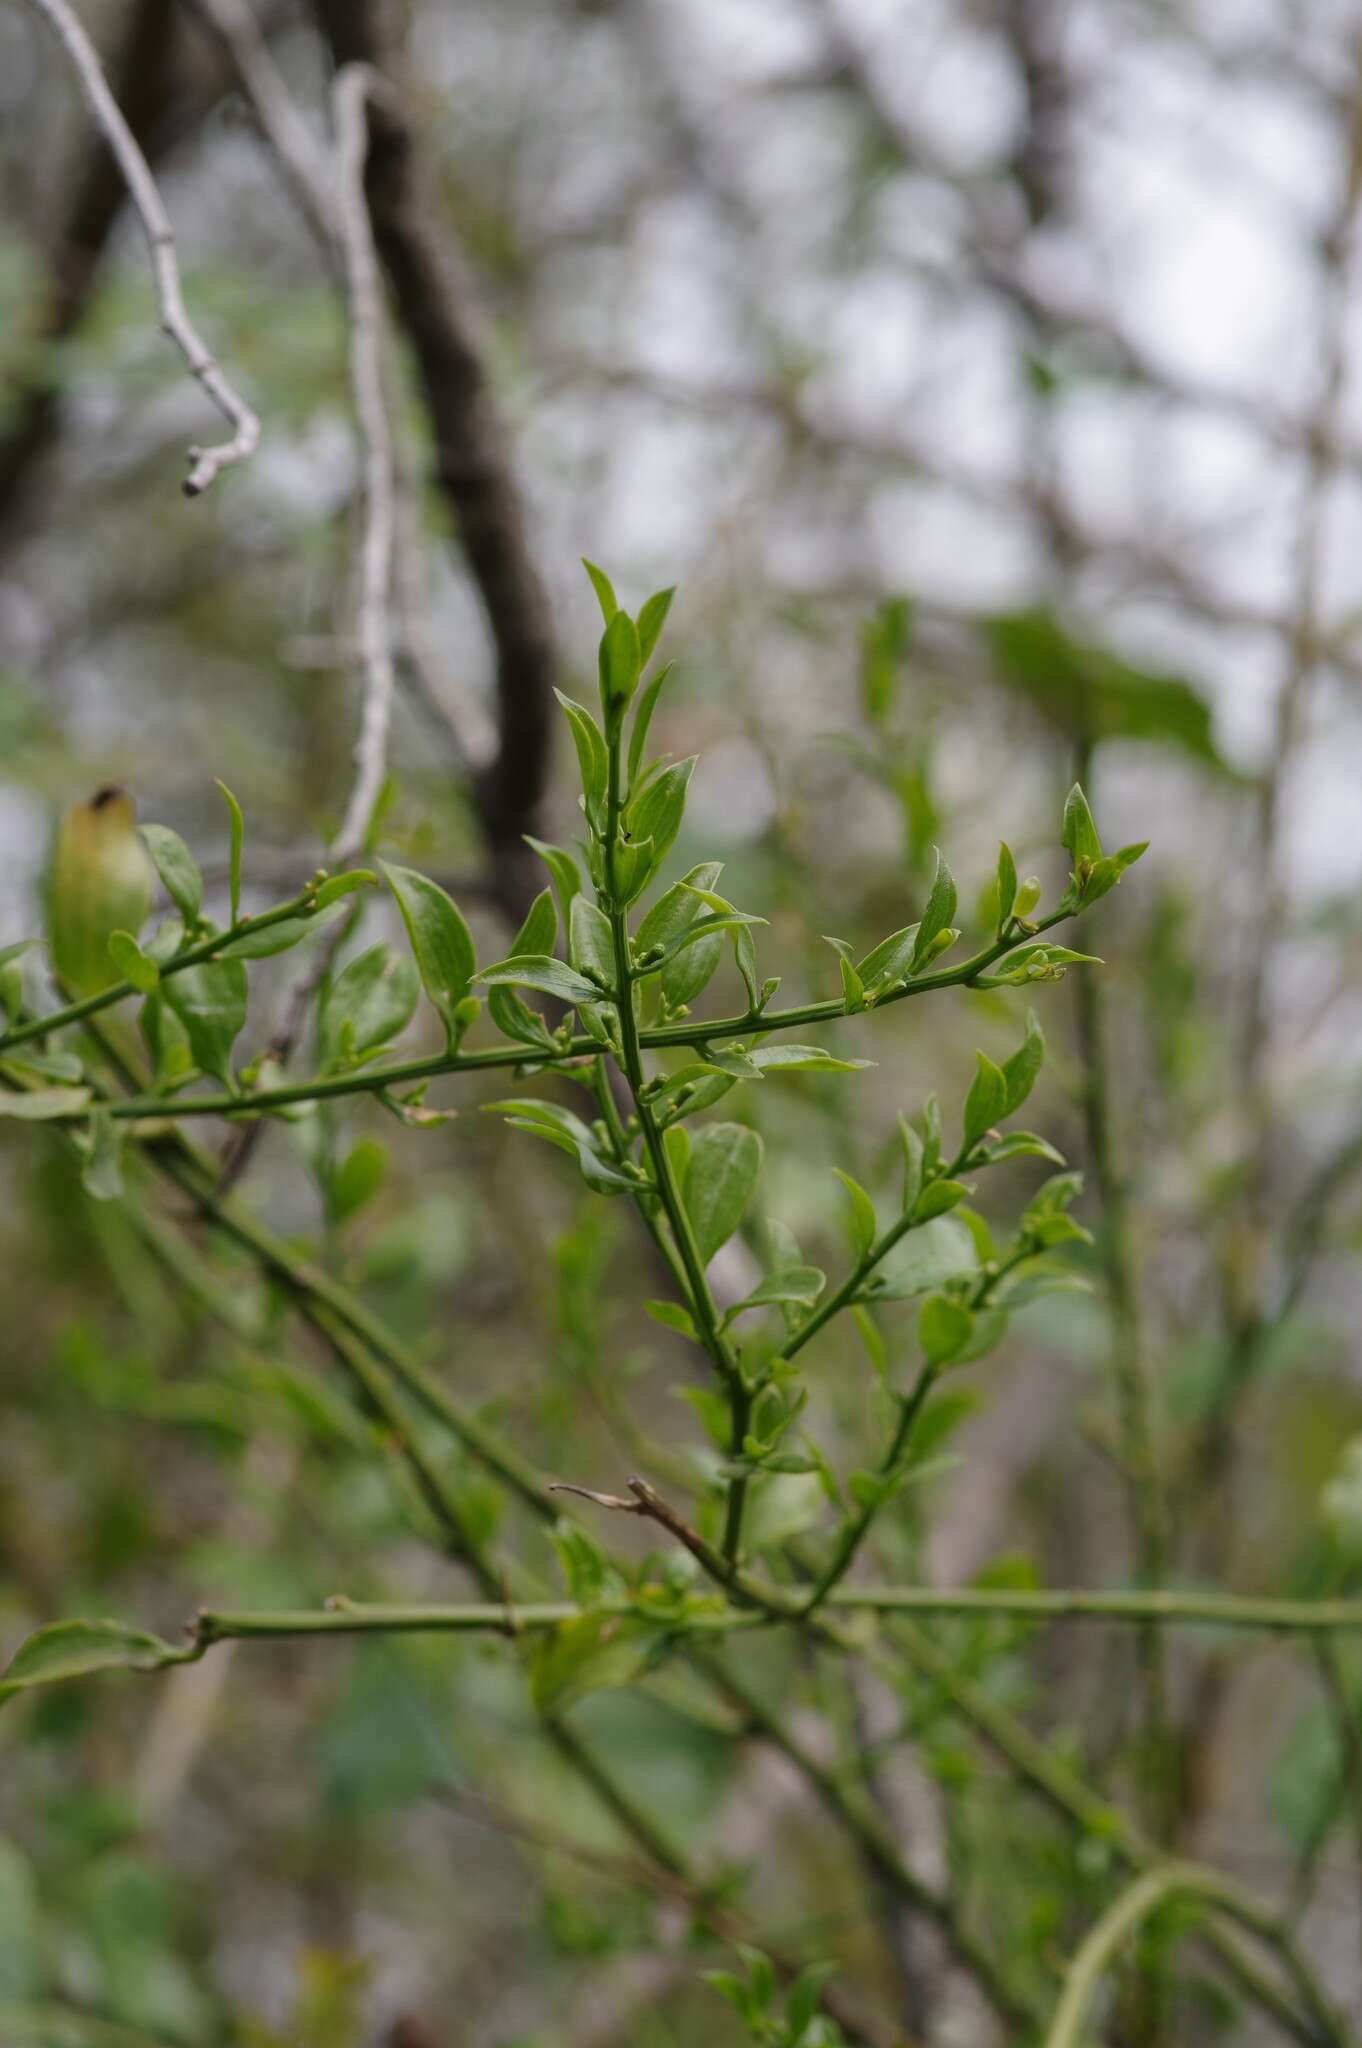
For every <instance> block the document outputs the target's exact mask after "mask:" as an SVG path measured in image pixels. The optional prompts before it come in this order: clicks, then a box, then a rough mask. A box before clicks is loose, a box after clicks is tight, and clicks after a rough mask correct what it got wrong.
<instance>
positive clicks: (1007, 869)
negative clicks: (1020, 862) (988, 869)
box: [998, 839, 1017, 935]
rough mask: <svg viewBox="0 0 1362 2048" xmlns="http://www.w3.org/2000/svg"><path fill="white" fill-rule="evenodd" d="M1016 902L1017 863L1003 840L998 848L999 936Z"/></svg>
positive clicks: (1005, 926)
mask: <svg viewBox="0 0 1362 2048" xmlns="http://www.w3.org/2000/svg"><path fill="white" fill-rule="evenodd" d="M1016 900H1017V863H1016V861H1015V860H1013V858H1012V848H1011V847H1010V846H1009V845H1008V843H1007V841H1006V840H1005V839H1004V840H1003V841H1002V842H1001V844H1000V845H999V847H998V931H999V934H1000V935H1001V934H1002V933H1003V932H1004V931H1005V930H1006V929H1007V925H1008V923H1009V921H1010V919H1011V916H1012V906H1013V905H1014V903H1015V902H1016Z"/></svg>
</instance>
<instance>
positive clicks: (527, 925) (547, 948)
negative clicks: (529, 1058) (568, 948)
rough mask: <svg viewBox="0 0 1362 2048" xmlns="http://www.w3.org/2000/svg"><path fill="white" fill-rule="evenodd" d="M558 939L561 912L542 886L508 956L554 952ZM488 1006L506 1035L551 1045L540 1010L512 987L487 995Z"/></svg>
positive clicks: (499, 1028) (516, 956) (544, 955)
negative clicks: (558, 911)
mask: <svg viewBox="0 0 1362 2048" xmlns="http://www.w3.org/2000/svg"><path fill="white" fill-rule="evenodd" d="M557 943H558V915H557V912H556V911H555V910H554V907H553V894H552V892H551V891H550V890H548V889H541V890H540V892H539V894H538V895H537V896H536V897H535V899H534V902H533V903H532V904H531V905H530V907H529V910H528V911H527V913H526V916H525V921H524V923H523V924H522V925H521V927H520V930H519V931H518V932H517V933H516V936H515V942H514V944H513V945H512V947H511V951H510V955H509V957H510V958H511V959H512V960H515V959H518V958H521V957H523V956H526V955H537V956H538V957H540V958H544V957H547V956H550V955H552V952H553V949H554V947H555V946H556V945H557ZM487 1007H488V1009H489V1010H490V1011H491V1013H492V1021H493V1022H494V1023H495V1024H496V1026H497V1028H498V1030H500V1031H502V1032H504V1033H505V1035H506V1037H507V1038H515V1039H519V1040H521V1041H522V1043H526V1044H529V1045H538V1046H551V1045H552V1043H553V1038H552V1034H551V1033H550V1031H549V1028H548V1026H547V1024H546V1023H545V1022H544V1019H543V1018H542V1017H541V1016H540V1015H539V1013H538V1011H537V1010H530V1009H528V1008H527V1007H526V1005H525V1004H524V1003H522V1002H521V1000H520V997H519V996H518V995H516V993H515V991H514V990H513V989H509V988H505V987H500V986H499V987H496V988H493V989H492V990H491V992H490V993H489V995H488V998H487Z"/></svg>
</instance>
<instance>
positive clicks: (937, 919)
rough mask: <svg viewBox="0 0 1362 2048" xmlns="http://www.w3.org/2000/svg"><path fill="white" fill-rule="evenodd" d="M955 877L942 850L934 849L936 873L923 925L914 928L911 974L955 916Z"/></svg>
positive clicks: (926, 956)
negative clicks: (915, 937)
mask: <svg viewBox="0 0 1362 2048" xmlns="http://www.w3.org/2000/svg"><path fill="white" fill-rule="evenodd" d="M955 901H956V898H955V877H954V876H953V875H952V873H951V871H950V868H949V867H948V865H947V863H946V857H945V855H944V854H943V853H942V851H941V848H940V847H939V846H938V847H937V848H936V873H935V875H934V876H933V878H932V886H931V891H930V893H929V895H928V897H927V908H926V909H925V910H924V911H923V913H922V922H921V924H919V926H918V929H917V942H916V944H915V945H914V947H913V955H912V963H911V964H912V970H913V972H914V973H916V972H917V970H918V969H919V968H920V967H922V966H923V965H924V964H925V962H926V961H927V960H928V958H929V957H930V956H931V953H932V948H933V944H934V942H935V940H936V939H938V938H939V937H940V935H941V933H942V932H944V931H946V930H947V929H948V928H949V926H950V922H951V919H952V918H953V917H954V916H955Z"/></svg>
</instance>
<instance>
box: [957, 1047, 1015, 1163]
mask: <svg viewBox="0 0 1362 2048" xmlns="http://www.w3.org/2000/svg"><path fill="white" fill-rule="evenodd" d="M974 1061H975V1072H974V1079H973V1081H972V1082H971V1083H970V1090H969V1094H968V1095H967V1096H966V1097H965V1116H964V1139H965V1149H966V1151H968V1150H969V1148H970V1146H972V1145H975V1144H977V1143H978V1141H979V1139H980V1138H982V1137H983V1135H984V1132H985V1131H987V1130H990V1129H991V1128H992V1126H993V1125H994V1124H996V1123H997V1122H998V1120H999V1118H1000V1117H1001V1116H1002V1115H1003V1113H1004V1111H1005V1110H1006V1108H1007V1081H1006V1080H1005V1078H1004V1076H1003V1072H1002V1069H1001V1067H996V1066H995V1065H994V1064H993V1061H992V1060H991V1059H990V1058H989V1057H988V1055H987V1053H982V1052H977V1053H976V1054H975V1055H974Z"/></svg>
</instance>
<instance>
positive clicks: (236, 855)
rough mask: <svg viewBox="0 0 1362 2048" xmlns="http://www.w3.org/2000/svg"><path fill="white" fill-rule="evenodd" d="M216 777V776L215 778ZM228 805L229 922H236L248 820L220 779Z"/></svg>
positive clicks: (220, 787) (220, 785)
mask: <svg viewBox="0 0 1362 2048" xmlns="http://www.w3.org/2000/svg"><path fill="white" fill-rule="evenodd" d="M215 779H216V778H215ZM218 788H219V789H220V790H221V791H222V795H223V799H224V801H225V803H226V805H227V817H228V821H229V824H230V827H231V835H232V840H231V854H230V857H229V860H228V865H227V886H228V890H229V893H230V897H231V905H232V914H231V916H230V918H229V919H228V923H229V924H235V923H236V921H237V919H238V918H239V917H240V915H241V847H242V842H243V840H244V839H245V836H246V821H245V819H244V818H243V817H242V815H241V806H240V804H239V803H238V802H237V800H236V798H235V797H234V796H233V795H232V792H231V790H230V789H228V787H227V785H226V783H225V782H223V781H221V780H218Z"/></svg>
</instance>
